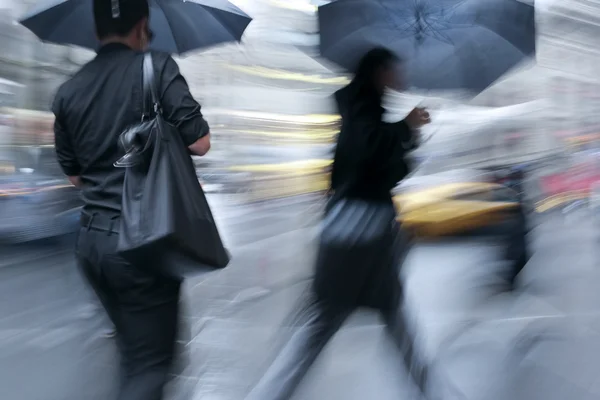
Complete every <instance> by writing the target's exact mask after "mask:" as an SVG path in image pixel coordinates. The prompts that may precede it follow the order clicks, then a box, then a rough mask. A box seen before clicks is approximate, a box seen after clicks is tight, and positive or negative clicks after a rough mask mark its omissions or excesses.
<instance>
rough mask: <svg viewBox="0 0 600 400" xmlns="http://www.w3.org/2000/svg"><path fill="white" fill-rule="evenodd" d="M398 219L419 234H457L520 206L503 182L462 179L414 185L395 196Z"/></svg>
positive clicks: (501, 216) (515, 196)
mask: <svg viewBox="0 0 600 400" xmlns="http://www.w3.org/2000/svg"><path fill="white" fill-rule="evenodd" d="M394 204H395V206H396V210H397V212H398V220H399V221H400V222H402V224H403V225H404V227H405V228H407V229H408V230H409V231H411V232H412V233H413V234H415V235H416V236H420V237H427V236H446V235H455V234H460V233H464V232H468V231H472V230H475V229H478V228H483V227H486V226H490V225H492V224H494V223H496V222H499V221H501V220H502V219H503V218H504V217H505V216H506V215H507V214H509V213H511V212H514V211H516V210H518V208H519V207H520V204H519V200H518V198H517V195H516V193H515V192H514V191H513V190H511V189H509V188H507V187H505V186H503V185H499V184H495V183H487V182H459V183H446V184H438V185H435V186H433V187H427V188H413V189H408V190H406V191H403V192H402V193H400V194H397V195H395V196H394Z"/></svg>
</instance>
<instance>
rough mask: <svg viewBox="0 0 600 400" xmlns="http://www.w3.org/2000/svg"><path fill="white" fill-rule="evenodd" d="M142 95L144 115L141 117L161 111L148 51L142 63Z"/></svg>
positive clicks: (152, 65) (147, 116)
mask: <svg viewBox="0 0 600 400" xmlns="http://www.w3.org/2000/svg"><path fill="white" fill-rule="evenodd" d="M142 82H143V83H142V95H143V96H144V110H143V111H144V115H143V118H144V119H146V118H149V117H150V116H152V115H155V114H160V113H161V112H162V109H161V106H160V100H159V97H158V88H157V86H156V76H155V73H154V64H153V61H152V54H151V53H150V52H148V53H145V54H144V61H143V65H142Z"/></svg>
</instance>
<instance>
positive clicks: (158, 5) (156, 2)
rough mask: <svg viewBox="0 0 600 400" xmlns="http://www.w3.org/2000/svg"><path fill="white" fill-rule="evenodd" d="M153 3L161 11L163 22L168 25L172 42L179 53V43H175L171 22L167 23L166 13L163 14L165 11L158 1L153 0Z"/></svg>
mask: <svg viewBox="0 0 600 400" xmlns="http://www.w3.org/2000/svg"><path fill="white" fill-rule="evenodd" d="M154 3H155V4H156V6H157V7H158V8H160V10H161V11H162V13H163V15H164V16H165V21H167V25H169V30H170V31H171V36H173V42H174V43H175V47H176V48H177V52H178V53H180V50H179V43H178V42H177V39H176V38H175V31H174V30H173V26H172V25H171V21H169V17H167V13H166V12H165V9H164V8H163V7H162V5H161V3H160V0H154Z"/></svg>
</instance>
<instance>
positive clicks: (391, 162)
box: [366, 121, 417, 172]
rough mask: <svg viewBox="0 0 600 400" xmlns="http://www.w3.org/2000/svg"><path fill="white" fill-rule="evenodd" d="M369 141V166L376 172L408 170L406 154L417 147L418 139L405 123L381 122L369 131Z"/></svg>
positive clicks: (367, 153)
mask: <svg viewBox="0 0 600 400" xmlns="http://www.w3.org/2000/svg"><path fill="white" fill-rule="evenodd" d="M368 140H369V143H368V146H367V152H366V156H367V158H368V160H367V164H368V167H369V168H370V169H372V170H376V171H389V170H390V169H400V168H401V169H406V168H407V165H406V161H405V156H406V153H407V152H408V151H411V150H414V149H415V148H416V147H417V143H416V137H415V135H414V133H413V131H412V130H411V129H410V128H409V126H408V124H407V123H406V122H405V121H399V122H395V123H387V122H379V123H378V124H376V125H375V126H373V127H371V129H369V139H368ZM399 172H403V171H399Z"/></svg>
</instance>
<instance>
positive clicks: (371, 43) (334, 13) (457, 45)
mask: <svg viewBox="0 0 600 400" xmlns="http://www.w3.org/2000/svg"><path fill="white" fill-rule="evenodd" d="M319 26H320V36H321V43H320V51H321V55H322V56H323V57H325V58H327V59H329V60H331V61H333V62H334V63H336V64H338V65H340V66H342V67H344V68H346V69H348V70H350V71H353V70H354V68H355V67H356V65H357V63H358V61H359V59H360V58H361V57H362V55H364V54H365V53H366V52H367V51H368V50H370V49H371V48H373V47H377V46H383V47H387V48H388V49H390V50H392V51H394V52H396V53H397V54H398V56H400V57H401V58H402V59H403V60H405V61H406V63H405V66H406V75H407V76H406V80H407V81H408V85H409V86H413V87H416V88H421V89H433V90H439V89H467V90H469V91H474V92H480V91H482V90H483V89H485V88H486V87H488V86H489V85H491V84H492V83H493V82H494V81H495V80H496V79H498V78H499V77H500V76H502V75H503V74H504V73H506V72H507V71H508V70H509V69H510V68H512V67H514V66H515V65H516V64H518V63H519V62H521V61H522V60H523V59H526V58H528V57H531V56H533V55H534V54H535V20H534V8H533V6H531V5H528V4H525V3H522V2H520V1H518V0H337V1H334V2H332V3H329V4H326V5H324V6H321V7H319Z"/></svg>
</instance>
